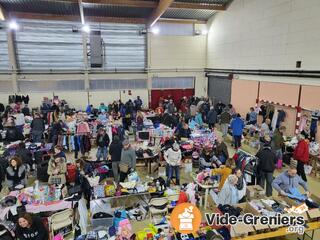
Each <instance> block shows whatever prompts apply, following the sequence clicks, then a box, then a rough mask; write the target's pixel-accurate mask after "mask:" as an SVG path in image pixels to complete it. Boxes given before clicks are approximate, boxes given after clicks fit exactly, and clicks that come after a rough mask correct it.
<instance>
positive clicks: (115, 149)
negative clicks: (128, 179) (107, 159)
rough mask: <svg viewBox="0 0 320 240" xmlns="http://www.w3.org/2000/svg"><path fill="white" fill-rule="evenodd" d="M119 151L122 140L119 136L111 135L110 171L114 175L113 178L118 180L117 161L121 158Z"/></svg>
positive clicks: (120, 150)
mask: <svg viewBox="0 0 320 240" xmlns="http://www.w3.org/2000/svg"><path fill="white" fill-rule="evenodd" d="M121 152H122V142H121V141H120V138H119V137H118V136H117V135H115V136H114V137H113V141H112V142H111V144H110V148H109V153H110V156H111V162H112V172H113V176H114V180H115V181H116V182H117V183H118V182H119V162H120V160H121Z"/></svg>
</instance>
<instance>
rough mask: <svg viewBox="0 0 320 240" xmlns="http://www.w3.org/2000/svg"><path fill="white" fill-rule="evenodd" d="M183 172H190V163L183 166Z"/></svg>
mask: <svg viewBox="0 0 320 240" xmlns="http://www.w3.org/2000/svg"><path fill="white" fill-rule="evenodd" d="M184 172H185V173H191V172H192V162H186V163H185V164H184Z"/></svg>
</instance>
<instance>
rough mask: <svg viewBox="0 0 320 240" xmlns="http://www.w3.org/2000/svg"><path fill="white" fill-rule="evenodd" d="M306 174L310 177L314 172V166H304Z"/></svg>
mask: <svg viewBox="0 0 320 240" xmlns="http://www.w3.org/2000/svg"><path fill="white" fill-rule="evenodd" d="M304 172H305V173H306V175H310V174H311V172H312V166H310V165H307V164H305V165H304Z"/></svg>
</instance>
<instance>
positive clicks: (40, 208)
mask: <svg viewBox="0 0 320 240" xmlns="http://www.w3.org/2000/svg"><path fill="white" fill-rule="evenodd" d="M69 208H72V202H69V201H64V200H61V201H52V202H45V203H42V204H27V205H26V210H27V212H29V213H40V212H56V211H60V210H64V209H69Z"/></svg>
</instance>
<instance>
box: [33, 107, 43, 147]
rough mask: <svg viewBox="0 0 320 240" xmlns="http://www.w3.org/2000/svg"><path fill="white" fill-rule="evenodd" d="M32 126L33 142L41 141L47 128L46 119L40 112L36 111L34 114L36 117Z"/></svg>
mask: <svg viewBox="0 0 320 240" xmlns="http://www.w3.org/2000/svg"><path fill="white" fill-rule="evenodd" d="M30 127H31V134H32V140H33V142H35V143H38V142H41V141H42V136H43V133H44V130H45V123H44V120H43V119H42V118H41V117H40V114H38V113H36V114H35V115H34V119H33V120H32V122H31V126H30Z"/></svg>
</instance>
